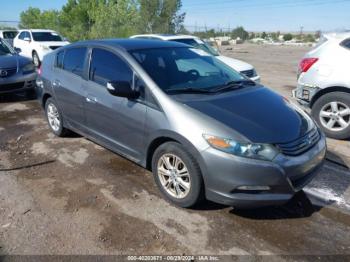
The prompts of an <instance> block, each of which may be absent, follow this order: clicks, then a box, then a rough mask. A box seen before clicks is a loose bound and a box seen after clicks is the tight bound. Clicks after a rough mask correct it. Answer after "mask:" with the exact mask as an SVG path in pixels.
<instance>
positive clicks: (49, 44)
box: [13, 29, 69, 67]
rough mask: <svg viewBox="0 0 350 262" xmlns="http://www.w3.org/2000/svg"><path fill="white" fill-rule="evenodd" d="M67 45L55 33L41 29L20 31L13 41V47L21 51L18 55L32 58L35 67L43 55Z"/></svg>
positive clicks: (38, 64)
mask: <svg viewBox="0 0 350 262" xmlns="http://www.w3.org/2000/svg"><path fill="white" fill-rule="evenodd" d="M67 44H69V42H67V41H65V40H64V39H63V38H62V37H61V36H60V35H59V34H58V33H56V32H55V31H52V30H42V29H28V30H20V31H19V33H18V35H17V36H16V37H15V38H14V40H13V46H14V47H15V48H19V49H20V50H21V51H20V54H21V55H23V56H26V57H28V58H32V59H33V63H34V64H35V66H37V67H39V66H40V63H41V61H42V60H43V57H44V55H46V54H47V53H50V52H51V51H52V50H55V49H57V48H59V47H61V46H64V45H67Z"/></svg>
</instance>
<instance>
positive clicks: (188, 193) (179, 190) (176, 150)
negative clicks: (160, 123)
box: [152, 142, 204, 207]
mask: <svg viewBox="0 0 350 262" xmlns="http://www.w3.org/2000/svg"><path fill="white" fill-rule="evenodd" d="M152 171H153V175H154V179H155V181H156V183H157V186H158V188H159V189H160V191H161V192H162V194H163V195H164V196H165V198H166V199H167V200H169V201H170V202H171V203H174V204H175V205H177V206H180V207H191V206H194V205H196V204H198V203H199V202H201V201H202V200H203V199H204V183H203V179H202V175H201V172H200V168H199V166H198V164H197V162H196V160H195V159H194V157H193V156H192V155H191V154H190V153H188V152H187V151H186V150H185V148H184V147H183V146H182V145H180V144H179V143H175V142H167V143H165V144H163V145H161V146H160V147H158V148H157V150H156V151H155V153H154V155H153V159H152Z"/></svg>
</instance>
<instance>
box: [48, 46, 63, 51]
mask: <svg viewBox="0 0 350 262" xmlns="http://www.w3.org/2000/svg"><path fill="white" fill-rule="evenodd" d="M60 47H61V46H55V45H53V46H50V49H52V50H55V49H57V48H60Z"/></svg>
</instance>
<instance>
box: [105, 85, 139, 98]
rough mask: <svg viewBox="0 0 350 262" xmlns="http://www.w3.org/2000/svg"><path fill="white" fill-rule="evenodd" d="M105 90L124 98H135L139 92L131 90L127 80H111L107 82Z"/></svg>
mask: <svg viewBox="0 0 350 262" xmlns="http://www.w3.org/2000/svg"><path fill="white" fill-rule="evenodd" d="M107 91H108V92H109V93H110V94H112V95H114V96H120V97H126V98H129V99H131V98H137V97H138V96H139V93H138V92H136V91H134V90H132V88H131V85H130V83H129V82H126V81H111V82H108V83H107Z"/></svg>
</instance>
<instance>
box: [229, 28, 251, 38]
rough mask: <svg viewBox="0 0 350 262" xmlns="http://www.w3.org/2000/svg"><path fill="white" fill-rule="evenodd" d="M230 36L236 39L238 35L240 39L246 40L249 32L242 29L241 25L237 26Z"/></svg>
mask: <svg viewBox="0 0 350 262" xmlns="http://www.w3.org/2000/svg"><path fill="white" fill-rule="evenodd" d="M231 37H232V38H233V39H237V38H238V37H239V38H240V39H242V40H247V39H248V38H249V33H248V32H247V31H246V30H244V28H243V27H242V26H239V27H237V28H235V29H234V30H233V31H232V33H231Z"/></svg>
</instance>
